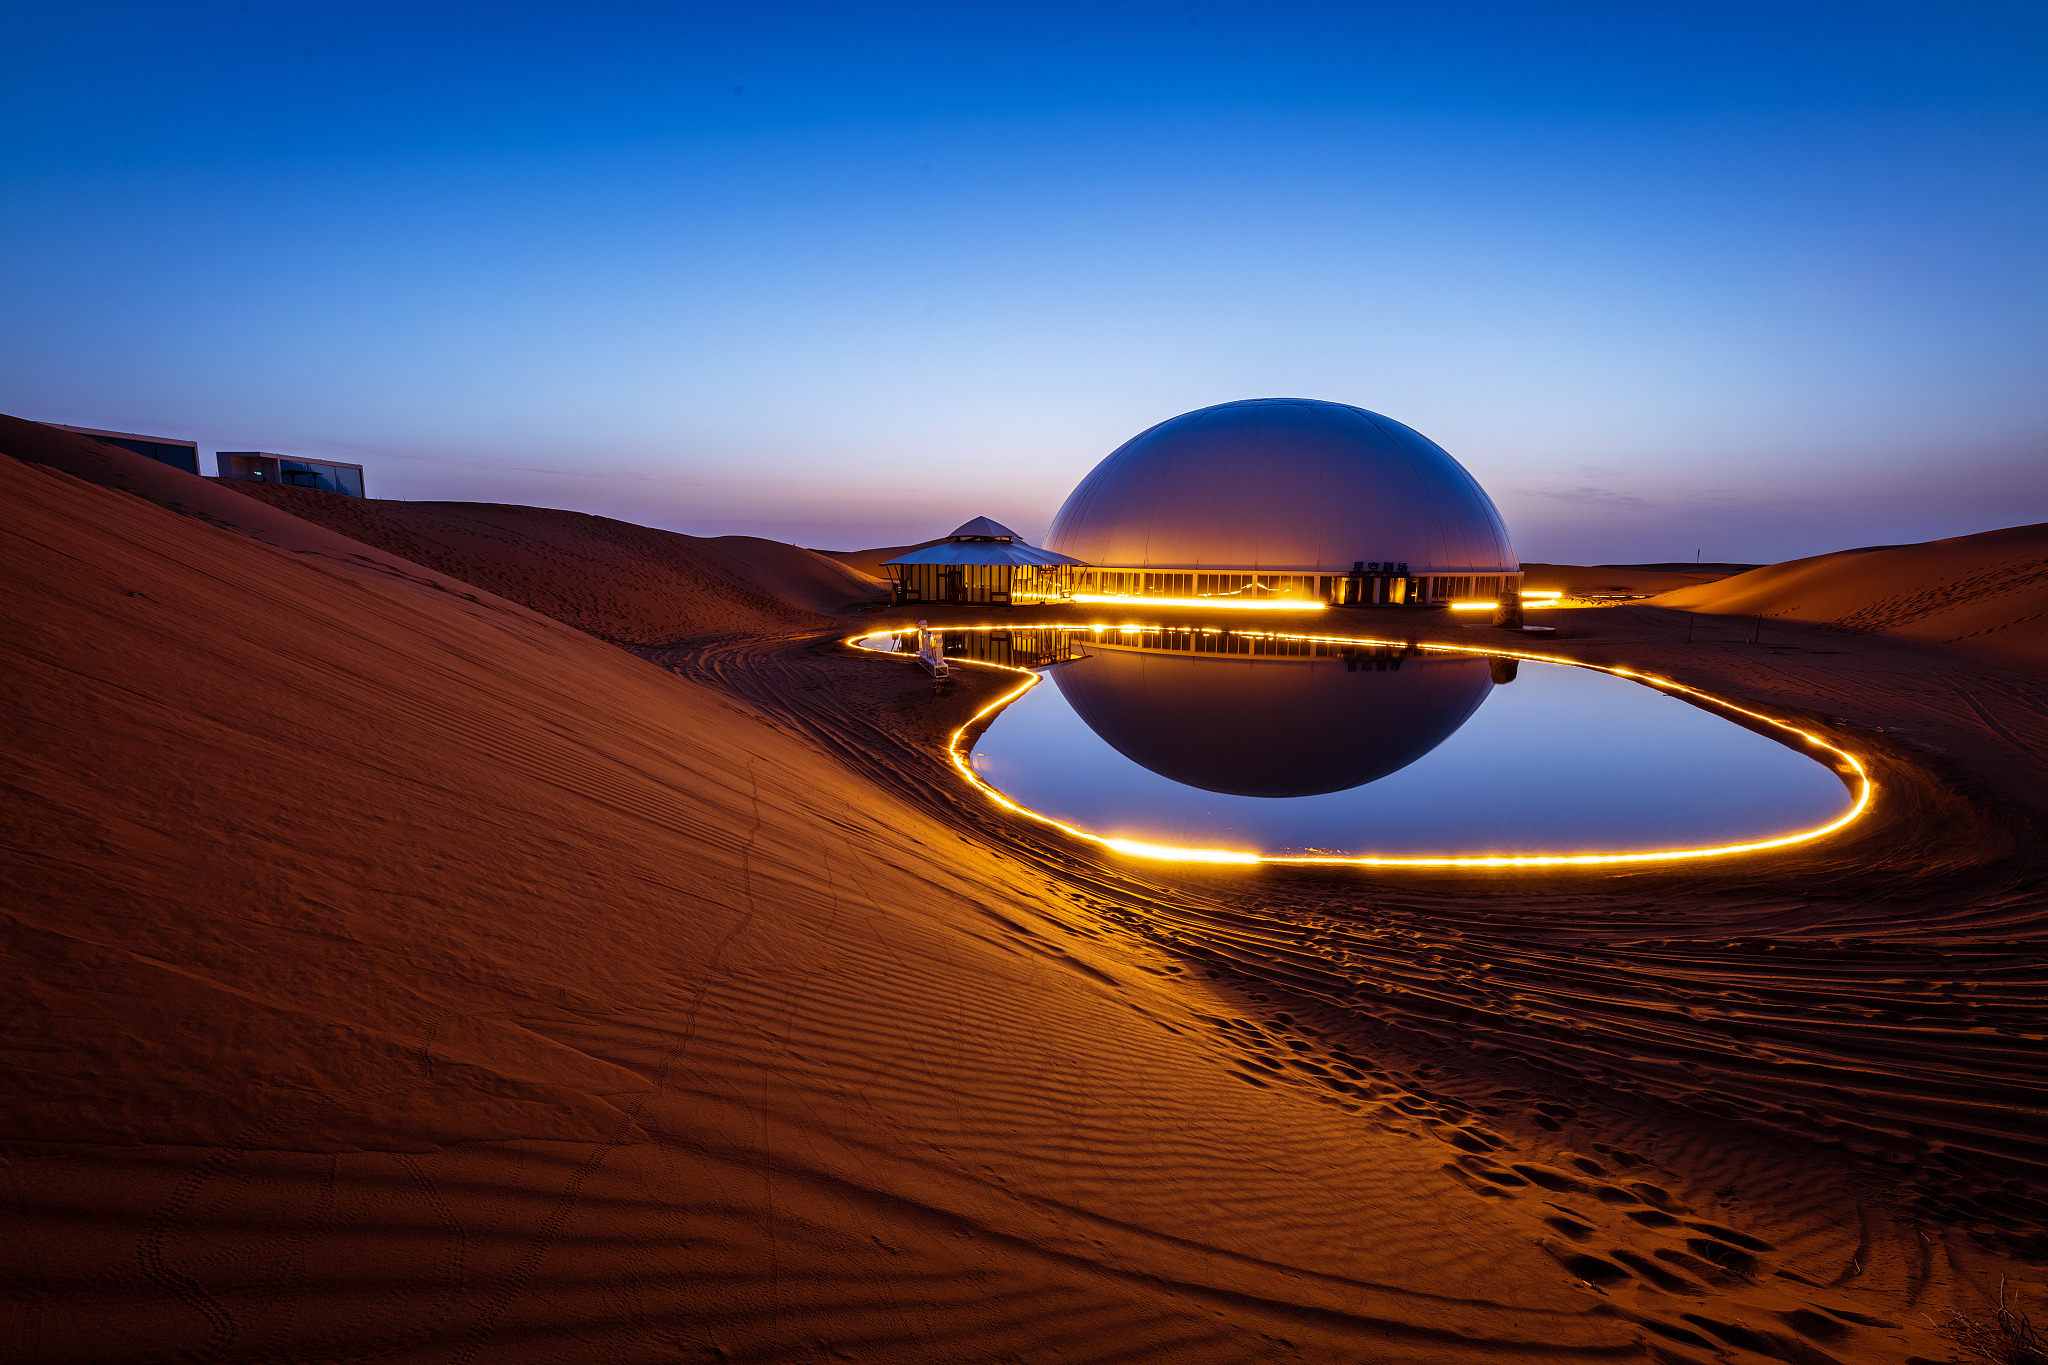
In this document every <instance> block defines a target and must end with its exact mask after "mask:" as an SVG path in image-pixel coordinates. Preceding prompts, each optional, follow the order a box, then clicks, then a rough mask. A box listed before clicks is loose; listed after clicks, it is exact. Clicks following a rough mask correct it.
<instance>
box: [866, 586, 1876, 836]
mask: <svg viewBox="0 0 2048 1365" xmlns="http://www.w3.org/2000/svg"><path fill="white" fill-rule="evenodd" d="M1489 605H1490V604H1489ZM952 629H955V630H963V631H965V630H1074V629H1076V627H1074V626H1072V625H1067V624H1060V623H1055V624H1051V625H1045V626H1016V625H1007V624H1006V625H1001V626H955V627H952ZM1081 629H1090V627H1082V628H1081ZM1092 629H1094V630H1096V631H1098V632H1100V631H1102V630H1105V629H1116V630H1119V631H1129V630H1131V629H1134V628H1133V627H1128V626H1119V627H1105V626H1094V627H1092ZM894 633H895V632H892V631H869V632H865V633H863V634H860V635H853V636H848V637H847V639H846V643H847V644H849V645H853V646H855V647H860V646H861V644H862V642H863V641H866V640H872V639H875V638H877V637H878V636H881V635H889V634H894ZM1232 633H1233V634H1237V635H1241V636H1244V637H1246V638H1249V639H1257V640H1292V641H1299V642H1302V643H1307V644H1331V645H1367V646H1373V647H1378V648H1388V649H1402V648H1409V649H1425V650H1430V651H1433V652H1436V653H1441V654H1453V655H1456V654H1465V655H1476V656H1479V657H1482V658H1485V657H1492V658H1505V659H1530V660H1533V661H1535V662H1537V663H1546V664H1562V665H1564V666H1565V667H1567V668H1587V669H1592V670H1593V671H1595V672H1599V673H1611V674H1613V675H1614V676H1616V677H1620V678H1632V679H1634V680H1635V681H1637V682H1640V683H1645V684H1647V685H1649V686H1651V687H1654V688H1657V689H1658V690H1659V691H1663V692H1667V693H1671V694H1673V695H1675V696H1683V697H1692V698H1695V699H1697V700H1699V701H1703V702H1705V703H1707V704H1708V705H1709V706H1712V707H1715V708H1717V709H1719V710H1722V711H1730V712H1733V713H1734V714H1736V715H1739V716H1747V717H1748V718H1749V719H1751V720H1753V721H1757V722H1758V723H1760V724H1763V725H1768V726H1770V727H1771V728H1772V729H1774V730H1778V731H1782V732H1783V733H1785V734H1788V735H1794V736H1797V737H1798V738H1800V739H1803V740H1805V741H1806V742H1807V743H1808V744H1810V745H1812V746H1813V747H1814V748H1816V749H1822V750H1825V751H1826V752H1828V753H1830V754H1832V755H1834V756H1835V757H1836V758H1837V759H1839V760H1840V763H1839V764H1836V765H1830V766H1832V767H1834V770H1835V771H1836V772H1837V773H1839V774H1840V775H1841V776H1843V777H1845V778H1853V779H1854V785H1853V790H1854V791H1855V793H1856V800H1855V801H1854V802H1853V803H1852V804H1851V805H1850V807H1849V809H1848V811H1847V812H1846V813H1845V814H1843V815H1841V816H1840V817H1838V818H1837V819H1835V820H1832V821H1830V822H1829V823H1827V824H1825V825H1820V826H1817V827H1816V828H1813V829H1806V830H1800V831H1798V832H1797V833H1795V834H1785V835H1780V836H1779V837H1778V838H1775V839H1758V840H1754V841H1752V842H1749V843H1743V844H1723V845H1721V846H1719V847H1716V848H1673V849H1660V850H1658V851H1655V852H1649V853H1536V854H1520V853H1516V854H1471V855H1457V856H1441V857H1428V856H1423V857H1408V858H1389V857H1378V856H1374V855H1371V854H1357V855H1353V854H1329V855H1309V854H1299V855H1279V854H1264V853H1245V852H1240V851H1236V850H1231V849H1220V848H1181V847H1177V846H1175V845H1171V844H1148V843H1140V842H1138V841H1136V840H1133V839H1115V838H1110V837H1108V836H1106V835H1101V834H1095V833H1092V832H1090V831H1088V830H1085V829H1080V828H1078V827H1076V826H1074V825H1070V824H1068V823H1067V822H1066V821H1064V820H1055V819H1054V818H1053V817H1051V816H1049V815H1043V814H1040V813H1039V812H1038V811H1035V810H1032V809H1031V808H1030V807H1028V806H1020V805H1018V804H1017V803H1016V802H1015V801H1012V800H1011V799H1010V798H1009V797H1007V796H1005V795H1003V794H1002V793H1001V792H999V791H997V790H996V789H995V788H994V787H991V786H990V785H989V784H988V783H986V782H984V781H983V780H982V778H981V775H980V774H979V773H977V772H975V771H974V765H973V763H972V762H971V761H970V760H969V758H968V755H967V753H966V752H965V751H963V750H962V749H961V747H960V746H961V743H962V741H963V740H965V738H966V737H967V734H968V732H969V731H971V730H973V729H974V728H975V726H976V725H978V724H979V723H980V722H981V721H983V720H985V719H987V718H988V717H990V716H992V715H994V714H995V713H996V712H998V711H1000V710H1002V709H1003V708H1004V707H1005V706H1008V705H1009V704H1010V703H1011V702H1013V701H1015V700H1017V698H1019V697H1021V696H1023V695H1024V694H1025V693H1026V692H1029V691H1030V690H1031V689H1032V688H1034V687H1036V686H1037V685H1038V684H1039V682H1040V681H1041V680H1042V679H1041V675H1040V674H1038V673H1035V672H1033V671H1032V670H1031V669H1028V668H1018V667H1016V666H1015V665H1012V664H997V663H985V662H983V661H981V660H979V659H958V660H954V661H952V662H957V663H961V664H967V665H970V666H972V667H975V668H993V669H998V670H1000V671H1002V672H1005V673H1021V674H1023V675H1024V681H1023V682H1021V683H1019V684H1018V685H1017V686H1016V687H1013V688H1011V689H1010V690H1009V691H1008V692H1005V693H1004V694H1003V695H1002V696H1000V697H997V698H996V699H995V700H994V701H992V702H990V703H989V704H988V705H987V706H984V707H982V708H981V709H980V710H979V711H976V712H975V713H974V714H973V715H972V716H970V717H968V719H967V723H966V724H965V725H962V726H961V727H960V728H959V729H957V730H955V731H954V732H953V733H952V734H951V735H950V736H949V737H948V738H947V740H946V757H947V759H948V760H949V761H951V763H952V764H953V768H954V771H956V772H958V773H959V774H960V775H961V776H962V777H964V778H966V779H967V781H968V782H969V783H970V784H971V785H972V786H974V787H975V788H976V789H977V790H978V791H980V792H981V794H982V795H983V796H986V797H987V798H988V799H989V800H991V801H993V802H995V803H996V804H997V805H999V806H1001V807H1003V808H1004V809H1005V810H1009V811H1014V812H1016V813H1017V814H1019V815H1022V816H1024V817H1026V818H1027V819H1031V820H1036V821H1037V822H1038V823H1040V824H1042V825H1050V826H1052V827H1053V828H1054V829H1057V830H1062V831H1064V832H1065V833H1067V834H1071V835H1073V836H1074V837H1075V838H1076V839H1081V840H1084V841H1086V842H1088V843H1091V844H1095V845H1097V846H1099V847H1102V848H1107V849H1110V850H1112V851H1114V852H1118V853H1123V854H1127V855H1129V856H1131V857H1134V858H1151V859H1155V860H1158V861H1161V862H1181V863H1237V864H1244V865H1251V864H1257V863H1272V864H1279V865H1287V866H1296V867H1299V866H1316V867H1336V866H1352V867H1591V866H1612V865H1615V864H1622V863H1671V862H1683V861H1687V860H1689V859H1695V858H1722V857H1727V856H1728V855H1730V854H1735V853H1760V852H1763V851H1765V850H1767V849H1773V848H1790V847H1792V846H1794V845H1796V844H1805V843H1811V842H1813V841H1814V840H1816V839H1821V838H1825V837H1826V836H1828V835H1830V834H1833V833H1835V832H1836V831H1837V830H1840V829H1844V828H1847V827H1848V826H1849V825H1851V824H1853V823H1855V822H1856V821H1857V820H1859V819H1861V818H1862V816H1863V814H1864V812H1866V811H1867V810H1869V809H1870V803H1871V799H1872V798H1873V797H1874V796H1875V795H1876V794H1877V784H1876V783H1874V782H1872V781H1871V780H1870V774H1869V772H1868V771H1867V770H1865V768H1864V766H1863V764H1862V761H1861V760H1859V759H1858V758H1857V757H1856V755H1854V754H1852V753H1850V752H1849V751H1848V750H1847V749H1843V748H1840V747H1838V746H1836V745H1834V744H1831V743H1829V742H1828V741H1827V740H1825V739H1823V738H1821V737H1820V736H1819V735H1817V734H1814V733H1813V732H1812V731H1811V730H1802V729H1800V728H1799V727H1798V726H1796V725H1794V724H1792V723H1791V722H1789V721H1782V720H1778V719H1776V718H1775V717H1772V716H1767V715H1765V714H1764V713H1763V712H1761V711H1752V710H1750V709H1749V708H1748V707H1746V706H1737V705H1736V704H1735V703H1734V702H1731V701H1724V700H1723V699H1721V698H1720V697H1716V696H1715V695H1713V694H1712V693H1711V692H1704V691H1701V690H1700V689H1699V688H1697V687H1688V686H1686V685H1685V684H1684V683H1680V682H1673V681H1672V680H1671V679H1669V678H1660V677H1658V676H1657V675H1656V674H1654V673H1641V672H1638V671H1636V670H1635V669H1632V668H1622V667H1620V666H1618V665H1613V664H1592V663H1586V662H1584V661H1582V660H1579V659H1567V658H1563V657H1560V656H1558V655H1555V654H1530V653H1526V652H1524V651H1521V650H1513V649H1474V648H1470V647H1468V646H1463V645H1436V644H1415V643H1413V642H1409V641H1399V640H1373V639H1366V638H1363V637H1356V638H1354V637H1345V636H1336V635H1282V634H1277V633H1274V632H1271V631H1235V632H1232Z"/></svg>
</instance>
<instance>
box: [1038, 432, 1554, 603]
mask: <svg viewBox="0 0 2048 1365" xmlns="http://www.w3.org/2000/svg"><path fill="white" fill-rule="evenodd" d="M1045 548H1047V549H1048V550H1055V551H1057V552H1059V553H1060V554H1063V555H1070V556H1072V557H1073V558H1075V559H1079V560H1083V561H1085V562H1087V563H1089V564H1102V565H1109V566H1114V567H1124V568H1159V569H1218V570H1248V569H1259V570H1270V571H1273V572H1295V573H1308V572H1318V571H1320V572H1324V573H1346V572H1349V570H1350V568H1351V566H1352V564H1354V563H1356V562H1358V561H1360V560H1366V561H1370V560H1379V561H1381V562H1387V561H1393V562H1397V563H1406V564H1407V565H1408V566H1409V571H1410V572H1411V573H1417V574H1420V573H1432V572H1449V573H1515V572H1518V571H1519V570H1520V568H1521V561H1520V560H1518V559H1517V558H1516V557H1515V550H1514V546H1513V544H1512V543H1510V541H1509V540H1508V532H1507V527H1506V526H1504V525H1502V523H1501V519H1500V513H1499V512H1498V511H1496V510H1495V509H1494V506H1493V500H1492V499H1491V498H1489V497H1487V496H1486V490H1484V489H1482V488H1481V487H1480V486H1479V484H1478V481H1477V480H1475V479H1474V478H1473V477H1472V476H1471V475H1470V474H1468V473H1466V472H1465V468H1464V466H1463V465H1460V464H1459V463H1458V462H1457V461H1456V460H1454V459H1452V458H1451V457H1450V455H1449V454H1448V453H1446V452H1445V450H1444V449H1443V447H1442V446H1439V445H1438V444H1437V443H1436V442H1434V441H1432V440H1430V439H1429V438H1428V437H1427V436H1424V435H1422V434H1421V433H1420V432H1418V431H1414V430H1412V429H1410V428H1408V427H1405V426H1402V425H1401V424H1400V423H1399V422H1396V421H1395V420H1393V419H1392V418H1391V417H1382V416H1380V415H1379V414H1378V413H1376V412H1367V411H1366V410H1365V409H1364V408H1354V407H1351V406H1349V405H1348V404H1344V403H1324V402H1318V401H1316V400H1314V399H1307V398H1254V399H1247V400H1245V401H1242V402H1237V403H1219V404H1217V405H1216V406H1215V407H1213V408H1199V409H1197V410H1196V411H1194V412H1188V413H1183V414H1181V415H1180V416H1179V417H1175V418H1172V419H1170V420H1168V421H1165V422H1161V423H1160V424H1159V425H1158V426H1156V427H1153V428H1152V429H1151V430H1149V431H1143V432H1140V433H1139V434H1138V435H1136V436H1133V437H1132V438H1131V439H1130V440H1128V441H1126V442H1124V444H1123V445H1121V446H1119V447H1118V448H1117V449H1116V451H1115V452H1114V453H1112V454H1111V455H1110V456H1109V458H1108V459H1106V460H1104V461H1103V462H1102V463H1101V464H1099V465H1097V466H1095V468H1094V470H1092V471H1091V472H1090V473H1089V475H1088V477H1087V478H1085V479H1083V480H1081V483H1080V486H1079V487H1077V488H1075V489H1074V491H1073V493H1072V494H1071V495H1069V496H1068V498H1067V501H1066V504H1065V506H1063V507H1061V508H1060V511H1059V515H1058V516H1057V517H1055V518H1054V519H1053V523H1052V531H1051V533H1050V534H1049V535H1047V536H1046V538H1045Z"/></svg>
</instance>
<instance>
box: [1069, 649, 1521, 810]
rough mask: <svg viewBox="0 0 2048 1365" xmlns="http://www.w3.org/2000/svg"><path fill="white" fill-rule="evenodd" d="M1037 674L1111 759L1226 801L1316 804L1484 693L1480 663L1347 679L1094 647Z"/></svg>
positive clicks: (1435, 736) (1466, 710)
mask: <svg viewBox="0 0 2048 1365" xmlns="http://www.w3.org/2000/svg"><path fill="white" fill-rule="evenodd" d="M1050 676H1051V678H1052V680H1053V682H1054V683H1055V684H1057V685H1058V687H1059V689H1060V692H1061V694H1062V695H1064V696H1065V697H1066V699H1067V703H1068V705H1070V706H1072V707H1073V708H1074V710H1075V712H1076V713H1077V714H1078V715H1079V716H1080V717H1081V719H1082V720H1083V721H1085V722H1086V723H1087V725H1088V728H1089V729H1091V730H1093V731H1094V732H1095V733H1096V734H1098V735H1100V736H1101V737H1102V738H1103V740H1104V741H1106V742H1107V743H1108V744H1109V746H1110V747H1111V748H1113V749H1115V750H1116V751H1117V752H1118V753H1120V754H1122V755H1123V756H1124V757H1125V758H1128V759H1130V760H1131V761H1132V762H1134V763H1137V764H1140V765H1142V766H1144V767H1146V768H1149V769H1151V770H1152V771H1153V772H1155V773H1158V774H1159V775H1160V776H1161V777H1164V778H1168V779H1171V780H1172V781H1175V782H1178V783H1180V784H1181V785H1182V786H1187V787H1198V788H1200V789H1201V790H1203V791H1210V792H1219V793H1222V794H1224V795H1228V796H1320V795H1322V794H1323V793H1325V792H1338V791H1348V790H1350V789H1351V788H1353V787H1358V786H1363V785H1364V784H1365V783H1367V782H1375V781H1378V780H1379V779H1380V778H1382V777H1385V776H1387V775H1388V774H1389V773H1393V772H1398V771H1400V770H1401V769H1402V768H1405V767H1407V766H1408V765H1409V764H1410V763H1413V762H1414V761H1415V760H1416V759H1418V758H1421V757H1422V756H1423V755H1424V754H1426V753H1428V752H1429V751H1430V750H1431V749H1434V748H1436V746H1437V745H1439V744H1441V743H1443V742H1444V741H1445V740H1446V739H1448V738H1450V736H1451V734H1452V732H1454V731H1455V730H1457V728H1458V727H1459V726H1461V725H1463V724H1464V723H1465V722H1466V721H1467V720H1468V719H1470V718H1471V715H1472V713H1473V712H1474V711H1476V710H1478V709H1479V704H1480V703H1481V702H1483V701H1485V700H1486V698H1487V695H1488V694H1489V693H1491V692H1492V691H1493V676H1492V673H1491V670H1490V669H1489V667H1488V664H1487V661H1486V660H1485V659H1481V658H1465V657H1459V656H1432V655H1423V656H1421V657H1420V658H1410V659H1405V660H1403V661H1402V663H1401V667H1400V668H1399V670H1398V671H1392V672H1378V671H1374V670H1373V669H1371V668H1366V669H1364V670H1362V671H1357V672H1353V671H1352V670H1350V669H1348V668H1346V667H1345V665H1344V664H1342V663H1340V662H1335V661H1331V662H1313V663H1312V662H1308V661H1304V660H1298V659H1247V658H1214V657H1208V658H1205V657H1203V656H1201V655H1188V654H1181V653H1178V652H1162V651H1158V650H1144V649H1132V648H1129V647H1125V646H1117V645H1110V644H1101V643H1097V644H1091V645H1088V646H1086V647H1085V648H1084V650H1083V657H1081V658H1080V659H1077V660H1075V661H1074V662H1073V663H1068V664H1062V665H1060V666H1059V667H1058V668H1055V669H1053V670H1052V671H1051V674H1050ZM1333 718H1338V719H1336V720H1334V721H1333Z"/></svg>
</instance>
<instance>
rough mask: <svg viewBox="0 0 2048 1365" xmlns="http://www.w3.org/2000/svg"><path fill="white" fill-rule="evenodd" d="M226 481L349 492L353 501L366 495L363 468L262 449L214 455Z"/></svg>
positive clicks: (329, 491) (224, 451) (337, 461)
mask: <svg viewBox="0 0 2048 1365" xmlns="http://www.w3.org/2000/svg"><path fill="white" fill-rule="evenodd" d="M213 458H214V462H215V463H216V464H218V465H219V466H220V476H221V477H222V478H223V479H248V480H249V481H251V482H252V483H276V484H283V485H284V486H285V487H287V488H318V489H321V490H322V491H324V492H328V493H346V494H347V495H348V496H349V497H352V498H361V497H367V496H369V495H368V494H366V493H365V492H363V467H362V466H361V465H359V464H343V463H341V462H340V461H339V460H300V459H294V458H292V457H290V456H286V455H272V454H270V453H269V452H267V451H261V450H221V451H216V452H214V457H213Z"/></svg>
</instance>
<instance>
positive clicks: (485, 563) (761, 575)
mask: <svg viewBox="0 0 2048 1365" xmlns="http://www.w3.org/2000/svg"><path fill="white" fill-rule="evenodd" d="M221 487H223V488H230V489H233V490H234V491H235V492H237V493H240V494H242V495H244V496H247V497H250V498H253V499H257V500H260V501H262V502H264V503H267V504H269V505H270V506H273V507H277V508H279V509H281V510H283V511H287V512H290V513H291V514H292V515H294V516H298V517H304V518H305V519H306V520H308V521H311V522H315V523H317V524H319V525H321V526H325V527H328V528H329V529H331V530H334V531H339V532H340V533H341V534H343V535H347V536H352V537H354V538H355V539H357V540H361V541H365V542H367V543H369V544H372V545H375V546H378V547H379V548H381V549H384V550H388V551H390V552H391V553H393V554H399V555H404V556H405V557H406V558H407V559H410V560H412V561H414V562H415V563H419V564H426V565H431V566H432V567H434V568H436V569H439V570H441V571H442V572H443V573H447V574H450V575H453V576H454V577H457V578H461V579H463V580H465V581H467V582H470V583H474V584H476V585H477V586H478V587H482V588H488V589H490V590H491V591H492V592H495V593H499V594H500V595H502V596H505V597H508V598H510V599H512V600H513V601H515V602H519V603H522V604H523V605H525V606H529V607H531V608H533V609H534V610H535V611H538V612H540V613H541V614H543V615H545V616H552V617H554V618H555V619H556V620H557V621H562V622H566V623H567V624H569V625H572V626H575V627H576V628H577V629H578V630H584V631H588V632H589V633H590V634H592V635H595V636H597V637H598V638H599V639H601V640H609V641H611V642H612V643H614V644H630V645H668V644H675V643H677V642H679V641H681V640H685V639H688V638H690V637H692V636H696V635H703V634H710V633H717V632H729V631H759V630H774V629H784V630H786V629H789V628H790V627H791V626H795V625H815V624H817V622H816V619H815V618H817V617H818V616H821V615H830V614H833V613H836V612H839V611H842V610H844V609H845V608H847V607H849V606H853V605H856V604H859V603H864V602H873V601H876V600H878V598H879V596H880V594H879V592H878V591H877V588H876V585H874V584H873V583H870V582H868V581H867V580H865V579H864V578H862V577H861V576H860V575H859V574H857V573H854V572H851V571H849V570H848V569H847V568H846V567H845V566H843V565H841V564H840V563H839V562H838V561H837V560H834V559H832V558H831V557H829V556H826V555H821V554H819V553H817V552H816V551H814V550H805V549H801V548H799V547H798V546H795V545H785V544H783V543H781V542H780V541H773V540H762V539H760V538H759V537H756V536H686V535H682V534H680V533H679V532H675V531H661V530H656V529H655V528H653V527H651V526H636V525H634V524H633V523H631V522H625V521H614V520H612V519H611V518H610V517H595V516H590V515H588V514H586V513H583V512H564V511H558V510H555V509H553V508H546V507H520V506H516V505H512V504H506V503H483V502H400V501H393V500H389V499H376V498H350V497H344V496H342V495H341V494H339V493H323V492H320V491H319V490H317V489H310V488H283V487H279V486H278V485H275V484H260V483H248V482H243V481H240V480H223V481H222V483H221Z"/></svg>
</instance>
